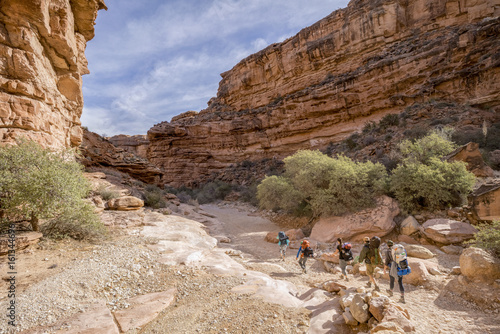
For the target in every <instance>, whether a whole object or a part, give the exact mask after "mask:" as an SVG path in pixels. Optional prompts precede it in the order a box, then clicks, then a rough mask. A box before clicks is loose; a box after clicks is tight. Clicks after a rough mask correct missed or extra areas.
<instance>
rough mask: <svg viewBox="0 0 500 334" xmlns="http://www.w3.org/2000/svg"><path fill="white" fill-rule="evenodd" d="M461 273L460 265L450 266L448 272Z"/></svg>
mask: <svg viewBox="0 0 500 334" xmlns="http://www.w3.org/2000/svg"><path fill="white" fill-rule="evenodd" d="M461 273H462V270H461V269H460V266H455V267H453V268H451V272H450V274H452V275H460V274H461Z"/></svg>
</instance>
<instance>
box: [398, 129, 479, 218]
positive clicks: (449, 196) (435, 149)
mask: <svg viewBox="0 0 500 334" xmlns="http://www.w3.org/2000/svg"><path fill="white" fill-rule="evenodd" d="M445 134H446V132H445ZM454 148H455V145H454V144H453V143H452V142H451V141H450V140H448V139H447V136H445V135H443V133H439V132H432V133H430V134H429V135H427V136H425V137H423V138H421V139H419V140H416V141H414V142H410V141H403V142H402V143H401V144H400V146H399V149H400V152H401V155H402V157H403V160H402V162H401V163H400V164H399V165H398V167H397V168H396V169H394V170H393V173H392V176H391V179H390V184H391V186H390V188H391V190H392V192H393V193H394V194H395V196H396V198H397V200H398V201H399V203H400V205H401V207H402V208H403V209H405V210H407V211H409V212H411V211H413V210H416V209H418V208H421V207H426V208H429V209H439V208H443V207H446V206H448V205H458V204H460V203H461V202H462V201H463V199H464V197H465V196H466V195H467V194H468V193H469V192H470V191H471V190H472V187H473V185H474V182H475V177H474V175H473V174H472V173H470V172H469V171H467V168H466V166H465V163H463V162H459V161H456V162H451V163H450V162H447V161H444V160H442V159H443V157H444V156H445V155H446V154H448V153H450V152H451V151H452V150H453V149H454Z"/></svg>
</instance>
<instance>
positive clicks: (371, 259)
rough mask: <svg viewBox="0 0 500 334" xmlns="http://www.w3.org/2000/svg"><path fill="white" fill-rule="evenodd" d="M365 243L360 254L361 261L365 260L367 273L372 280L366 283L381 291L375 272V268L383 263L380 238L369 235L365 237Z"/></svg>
mask: <svg viewBox="0 0 500 334" xmlns="http://www.w3.org/2000/svg"><path fill="white" fill-rule="evenodd" d="M363 241H364V245H363V249H362V250H361V253H360V254H359V262H360V263H362V262H363V260H364V261H365V264H366V274H367V275H368V277H369V278H370V281H369V282H368V283H367V284H366V286H367V287H368V288H370V287H371V286H372V283H373V285H374V286H375V291H380V288H379V286H378V285H377V282H376V281H375V278H374V277H373V274H374V272H375V268H376V267H377V266H378V265H379V264H381V263H382V257H381V256H380V251H379V249H378V248H379V246H380V238H379V237H372V238H371V239H370V238H369V237H364V238H363Z"/></svg>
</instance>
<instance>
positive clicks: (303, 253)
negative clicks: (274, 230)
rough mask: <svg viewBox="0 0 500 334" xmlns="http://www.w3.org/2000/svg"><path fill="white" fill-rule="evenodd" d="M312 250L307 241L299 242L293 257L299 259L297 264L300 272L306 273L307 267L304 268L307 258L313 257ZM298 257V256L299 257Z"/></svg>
mask: <svg viewBox="0 0 500 334" xmlns="http://www.w3.org/2000/svg"><path fill="white" fill-rule="evenodd" d="M313 256H314V252H313V250H312V248H311V247H310V244H309V241H308V240H304V241H302V242H301V243H300V248H299V251H298V252H297V256H296V257H295V259H299V265H300V267H301V268H302V272H303V273H304V274H307V269H306V262H307V258H309V257H313ZM299 257H300V258H299Z"/></svg>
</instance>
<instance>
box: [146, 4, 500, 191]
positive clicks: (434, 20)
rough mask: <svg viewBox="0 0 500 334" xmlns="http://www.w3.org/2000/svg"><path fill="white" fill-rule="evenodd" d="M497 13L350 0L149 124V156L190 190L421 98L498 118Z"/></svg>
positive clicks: (169, 178) (494, 9)
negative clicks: (199, 99) (182, 109)
mask: <svg viewBox="0 0 500 334" xmlns="http://www.w3.org/2000/svg"><path fill="white" fill-rule="evenodd" d="M499 14H500V6H499V5H498V2H497V1H495V0H477V1H468V0H457V1H447V0H438V1H436V0H408V1H401V0H371V1H361V0H353V1H351V2H350V3H349V5H348V7H347V8H345V9H341V10H337V11H335V12H333V13H332V14H330V15H329V16H327V17H326V18H324V19H322V20H321V21H319V22H317V23H316V24H314V25H312V26H311V27H308V28H306V29H303V30H302V31H300V32H299V33H298V34H297V35H295V36H294V37H291V38H289V39H287V40H285V41H284V42H282V43H276V44H273V45H270V46H268V47H267V48H265V49H264V50H262V51H260V52H258V53H256V54H253V55H251V56H249V57H247V58H246V59H244V60H242V61H241V62H240V63H238V64H237V65H236V66H235V67H234V68H233V69H231V70H230V71H228V72H225V73H223V74H222V81H221V82H220V84H219V90H218V93H217V97H215V98H212V99H211V100H210V101H209V102H208V104H209V106H208V108H207V109H205V110H202V111H201V112H200V113H196V112H187V113H185V114H182V115H179V116H178V117H176V118H175V119H173V120H172V122H171V123H168V122H163V123H160V124H157V125H155V126H154V127H153V128H151V129H150V131H149V132H148V138H149V140H150V148H149V153H148V157H149V159H150V161H152V162H153V163H155V164H156V165H158V166H161V167H162V168H164V169H165V171H166V177H165V182H166V183H170V184H172V185H180V184H189V183H190V182H192V181H193V180H199V181H203V180H206V179H207V178H209V177H210V175H212V174H213V173H217V172H219V171H221V170H222V169H224V168H226V167H228V166H230V165H231V164H232V163H234V162H241V161H245V160H250V161H255V160H258V159H262V158H272V157H278V158H282V157H284V156H286V155H289V154H292V153H294V152H295V151H297V150H298V149H321V148H324V147H325V146H326V145H327V144H328V143H329V142H331V141H338V140H341V139H343V138H345V137H347V136H348V135H349V134H351V133H352V132H354V131H357V130H359V129H360V128H361V127H363V125H364V124H365V123H366V122H367V121H376V120H379V119H380V118H381V117H383V116H384V115H385V114H387V113H397V112H400V111H402V110H404V109H405V108H406V107H407V106H409V105H411V104H412V103H414V102H424V101H427V100H429V99H443V100H449V101H456V102H460V103H463V102H467V103H470V104H471V105H479V106H486V107H489V108H492V109H493V110H498V106H499V102H500V84H499V80H498V78H499V73H500V70H499V68H500V67H499V65H500V57H499V54H500V40H499V39H498V36H499V34H500V18H499Z"/></svg>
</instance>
